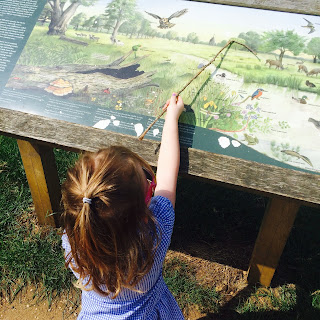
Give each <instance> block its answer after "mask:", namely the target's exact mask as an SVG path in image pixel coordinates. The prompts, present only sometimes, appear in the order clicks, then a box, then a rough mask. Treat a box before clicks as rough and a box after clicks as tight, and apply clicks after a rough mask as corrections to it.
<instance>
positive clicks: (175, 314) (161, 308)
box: [62, 196, 184, 320]
mask: <svg viewBox="0 0 320 320" xmlns="http://www.w3.org/2000/svg"><path fill="white" fill-rule="evenodd" d="M150 210H151V211H152V212H153V214H154V216H155V217H156V219H157V221H158V223H159V227H160V229H161V234H162V237H161V242H160V245H159V247H158V249H157V252H156V255H155V260H154V264H153V266H152V268H151V270H150V272H149V273H148V274H146V275H145V276H144V278H142V280H141V281H140V282H139V283H138V284H137V286H136V288H137V289H138V290H140V291H141V292H143V293H139V292H135V291H132V290H129V289H126V288H124V289H122V290H121V292H120V294H119V295H118V296H117V297H116V298H115V299H111V297H112V295H109V296H108V297H103V296H101V295H99V294H98V293H97V292H95V291H93V290H91V291H85V290H83V291H82V310H81V312H80V314H79V316H78V319H85V320H102V319H103V320H106V319H108V320H120V319H121V320H122V319H130V320H142V319H145V320H153V319H163V320H179V319H181V320H183V319H184V318H183V315H182V312H181V310H180V308H179V306H178V304H177V302H176V300H175V299H174V297H173V296H172V294H171V293H170V291H169V289H168V287H167V285H166V284H165V282H164V280H163V277H162V264H163V261H164V258H165V255H166V253H167V250H168V247H169V244H170V241H171V235H172V230H173V224H174V209H173V206H172V204H171V202H170V201H169V200H168V199H167V198H164V197H161V196H157V197H154V198H152V200H151V203H150ZM62 246H63V248H64V250H65V254H66V255H67V254H68V253H69V252H70V251H71V248H70V244H69V241H68V237H67V235H66V233H64V234H63V236H62ZM75 276H76V277H77V278H79V275H78V274H76V273H75ZM101 288H102V289H103V290H106V287H103V286H102V287H101Z"/></svg>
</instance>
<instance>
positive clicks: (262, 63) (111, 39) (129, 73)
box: [7, 0, 320, 172]
mask: <svg viewBox="0 0 320 320" xmlns="http://www.w3.org/2000/svg"><path fill="white" fill-rule="evenodd" d="M258 12H259V11H258V10H256V9H248V8H240V7H228V6H221V5H215V4H207V3H200V2H194V1H180V0H179V1H168V0H166V1H162V2H161V3H154V2H152V1H147V0H113V1H101V0H85V1H84V0H81V1H80V0H79V1H72V2H65V1H62V0H51V1H48V3H47V4H46V5H45V7H44V10H43V11H42V14H41V15H40V17H39V19H38V22H37V24H36V26H35V28H34V30H33V32H32V34H31V36H30V38H29V40H28V42H27V45H26V46H25V49H24V51H23V52H22V55H21V57H20V59H19V61H18V64H17V66H16V68H15V70H14V72H13V73H12V76H11V78H10V80H9V82H8V84H7V87H9V88H14V89H20V90H31V91H34V93H36V92H37V91H38V92H41V93H42V94H43V93H44V92H46V94H48V95H50V96H56V97H57V98H60V99H67V100H72V101H75V102H79V103H86V104H92V105H97V106H99V107H102V108H108V109H110V110H116V111H124V112H129V113H138V114H143V115H148V116H153V117H156V116H157V115H158V114H159V113H160V112H161V109H162V107H163V104H164V103H165V101H166V100H167V98H168V97H169V96H170V95H171V93H172V91H176V92H177V91H179V90H180V89H181V88H182V87H183V86H184V85H185V84H186V83H188V81H190V79H192V78H193V77H194V76H195V75H196V74H197V72H198V71H199V70H201V68H203V67H204V66H205V65H206V64H207V63H208V61H209V60H211V59H212V58H213V57H214V56H215V55H216V54H217V52H218V51H219V50H221V48H222V47H223V46H225V44H226V43H227V42H228V41H229V40H236V41H237V42H240V43H243V44H245V45H247V46H248V47H249V48H251V49H252V50H253V51H255V52H256V53H257V56H255V55H253V54H252V53H251V52H249V51H248V50H247V49H246V48H245V47H243V46H241V45H239V44H233V45H232V46H231V47H228V48H226V49H225V50H224V51H223V52H222V53H221V54H220V55H219V56H218V57H217V59H216V60H215V62H214V63H213V64H212V65H210V66H209V67H208V68H206V69H205V70H204V71H203V73H201V75H200V76H199V77H198V78H197V79H196V80H195V81H193V82H192V83H191V84H190V85H189V86H188V87H187V88H186V89H185V90H184V91H183V93H182V94H181V96H182V97H183V99H184V102H185V109H186V110H185V112H184V113H183V115H182V116H181V118H180V121H181V122H183V123H187V124H190V125H194V126H198V127H202V128H205V129H208V130H214V131H216V132H221V133H222V134H224V135H227V136H230V138H231V139H233V140H232V142H233V146H234V147H238V146H239V145H240V144H242V145H246V146H248V147H250V148H254V149H255V150H257V151H258V152H260V153H262V154H265V155H267V156H269V157H271V158H273V159H277V160H279V161H282V162H285V163H288V164H290V165H293V166H296V167H300V168H304V169H307V170H312V171H316V172H320V153H319V152H318V151H319V150H318V148H317V145H318V143H317V141H318V140H319V134H320V100H319V96H320V80H319V76H318V74H319V73H320V64H319V59H320V18H319V17H317V16H306V15H298V14H289V13H280V12H271V11H263V15H262V14H257V13H258ZM52 13H53V14H52ZM219 143H220V146H221V147H222V148H227V147H229V145H230V141H228V139H226V140H221V142H220V141H219Z"/></svg>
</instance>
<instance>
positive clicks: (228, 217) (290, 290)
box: [0, 136, 320, 320]
mask: <svg viewBox="0 0 320 320" xmlns="http://www.w3.org/2000/svg"><path fill="white" fill-rule="evenodd" d="M55 156H56V161H57V166H58V171H59V176H60V180H61V181H63V179H64V178H65V173H66V169H67V167H68V166H69V165H71V164H72V163H73V162H74V161H75V159H76V158H77V154H74V153H71V152H65V151H62V150H55ZM0 170H1V174H0V183H1V186H2V189H1V192H0V295H1V296H2V297H7V298H9V300H13V299H14V297H15V296H16V295H17V293H18V292H19V291H20V290H21V289H22V288H24V287H25V286H27V285H29V284H33V285H35V286H36V288H37V290H36V291H35V298H37V299H44V298H45V299H47V300H48V303H49V305H50V303H51V302H52V300H53V299H55V298H56V297H57V296H59V294H61V293H62V292H69V291H70V289H71V288H72V281H73V280H74V278H73V276H72V275H71V273H70V271H68V270H66V269H65V267H64V258H63V252H62V249H61V241H60V236H59V235H58V234H57V230H54V229H52V228H48V227H42V228H39V226H38V224H37V223H36V219H35V217H34V215H33V213H32V200H31V196H30V192H29V189H28V185H27V181H26V177H25V174H24V170H23V166H22V163H21V160H20V157H19V152H18V148H17V145H16V142H15V140H13V139H11V138H7V137H3V136H1V137H0ZM265 206H266V199H265V198H263V197H261V196H256V195H252V194H249V193H246V192H242V191H241V192H240V191H234V190H231V189H225V188H222V187H218V186H214V185H212V184H207V183H204V182H200V181H196V180H189V179H186V178H179V181H178V193H177V204H176V222H175V228H174V233H173V237H172V243H171V249H172V250H178V251H184V250H187V248H188V245H189V244H192V243H205V244H207V245H209V246H213V247H214V248H219V245H220V249H212V261H215V262H219V263H220V264H222V265H226V266H227V265H232V266H234V267H237V268H240V269H241V268H242V269H244V270H245V269H246V268H247V266H248V259H249V258H250V254H248V255H244V254H243V253H242V251H243V252H252V247H253V244H254V241H255V238H256V236H257V233H258V230H259V226H260V224H261V219H262V217H263V213H264V209H265ZM319 213H320V212H319V209H315V208H308V207H302V209H301V210H300V211H299V214H298V217H297V219H296V221H295V225H294V228H293V230H292V232H291V235H290V237H289V239H288V243H287V246H286V248H285V250H284V253H283V255H282V257H281V260H280V264H279V267H278V269H277V271H276V274H275V277H274V281H273V287H272V288H266V289H261V288H253V289H250V293H249V294H246V293H245V290H243V291H240V292H239V293H238V295H237V296H235V297H234V299H233V300H234V301H233V303H231V304H226V305H223V303H224V301H225V299H226V296H225V294H224V292H219V294H218V293H217V290H216V289H215V287H214V286H211V287H208V286H204V285H199V283H198V282H197V279H196V271H197V269H196V266H194V265H193V264H188V263H186V262H185V261H184V260H183V261H182V260H181V261H180V260H177V259H173V260H168V261H167V262H166V264H165V266H164V277H165V281H166V283H167V284H168V286H169V288H170V290H171V292H172V293H173V295H174V296H175V298H176V299H177V301H178V303H179V305H180V306H181V308H182V309H183V310H184V312H185V313H186V314H187V313H188V310H189V311H190V310H192V309H193V308H197V309H199V310H201V311H202V312H204V313H216V314H217V315H221V316H223V315H224V313H225V312H226V313H227V314H230V312H232V314H233V316H228V317H226V319H263V320H264V319H270V320H275V319H298V318H299V319H303V320H309V319H318V318H319V314H320V277H319V267H320V253H319V247H320V233H319V225H320V214H319ZM224 246H227V251H228V252H230V253H229V254H228V255H227V256H225V255H221V254H219V252H225V251H226V249H225V248H224ZM248 248H249V249H248ZM239 251H240V252H239ZM195 255H196V256H197V253H195ZM207 259H208V258H207ZM209 259H211V258H209Z"/></svg>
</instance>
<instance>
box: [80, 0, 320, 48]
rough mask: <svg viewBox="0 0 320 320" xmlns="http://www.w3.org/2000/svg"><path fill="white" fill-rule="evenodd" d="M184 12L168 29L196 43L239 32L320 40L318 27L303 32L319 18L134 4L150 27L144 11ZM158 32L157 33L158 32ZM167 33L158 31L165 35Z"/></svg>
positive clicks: (169, 0)
mask: <svg viewBox="0 0 320 320" xmlns="http://www.w3.org/2000/svg"><path fill="white" fill-rule="evenodd" d="M110 2H111V0H99V1H98V2H97V3H96V4H95V6H94V7H89V8H88V7H87V8H81V7H80V8H79V9H78V12H80V11H83V12H85V13H86V14H87V15H88V16H89V15H96V14H101V12H104V10H105V8H106V6H107V5H108V4H109V3H110ZM185 8H187V9H188V13H186V14H184V15H183V16H181V17H179V18H175V19H173V20H171V22H173V23H175V24H176V25H175V26H174V27H173V28H172V29H171V30H173V31H175V32H177V33H178V34H179V35H180V36H187V35H188V34H189V33H191V32H195V33H197V35H198V37H199V38H200V40H203V41H208V40H209V39H210V38H211V37H212V36H214V37H215V39H216V41H217V42H219V41H222V40H228V39H230V38H232V37H237V36H238V35H239V33H241V32H247V31H256V32H258V33H262V32H265V31H272V30H284V31H286V30H294V31H295V32H296V33H298V34H299V35H301V36H305V37H306V40H310V39H311V38H312V37H320V26H319V28H318V29H316V31H315V32H314V33H312V34H308V32H309V29H307V28H303V27H302V26H306V25H307V22H306V21H305V20H304V19H303V18H306V19H307V20H309V21H311V22H312V23H320V17H319V16H308V15H302V14H294V13H284V12H276V11H269V10H259V9H250V8H243V7H235V6H226V5H217V4H210V3H203V2H196V1H185V0H161V1H153V0H137V9H138V10H139V11H140V12H142V13H144V14H145V17H146V19H148V20H149V21H150V22H151V23H152V26H153V27H155V28H156V27H157V26H158V21H157V20H156V19H154V18H153V17H151V16H149V15H147V14H146V13H145V11H148V12H151V13H154V14H157V15H158V16H160V17H169V16H170V15H171V14H172V13H174V12H176V11H179V10H182V9H185ZM158 30H160V31H161V29H158ZM167 31H168V30H162V32H164V33H166V32H167Z"/></svg>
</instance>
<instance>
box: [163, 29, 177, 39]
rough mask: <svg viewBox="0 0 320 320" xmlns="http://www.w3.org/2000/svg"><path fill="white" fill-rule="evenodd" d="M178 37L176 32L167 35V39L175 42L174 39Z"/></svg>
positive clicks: (169, 32)
mask: <svg viewBox="0 0 320 320" xmlns="http://www.w3.org/2000/svg"><path fill="white" fill-rule="evenodd" d="M177 37H178V33H177V32H175V31H171V30H170V31H168V32H167V33H166V38H167V39H169V40H173V39H176V38H177Z"/></svg>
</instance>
